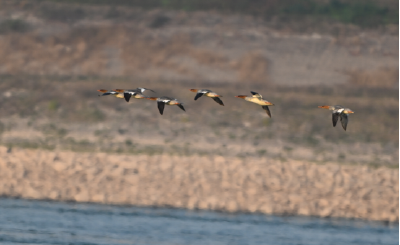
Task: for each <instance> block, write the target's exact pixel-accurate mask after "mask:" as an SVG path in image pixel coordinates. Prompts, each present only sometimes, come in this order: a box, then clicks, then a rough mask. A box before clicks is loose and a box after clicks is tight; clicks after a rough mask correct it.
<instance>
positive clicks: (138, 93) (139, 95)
mask: <svg viewBox="0 0 400 245" xmlns="http://www.w3.org/2000/svg"><path fill="white" fill-rule="evenodd" d="M146 90H149V91H152V92H154V91H153V90H151V89H148V88H136V89H115V90H114V91H115V92H118V93H122V94H123V98H125V100H126V102H129V100H130V99H131V97H133V98H135V99H144V98H147V96H145V95H144V94H143V92H144V91H146Z"/></svg>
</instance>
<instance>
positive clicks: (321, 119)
mask: <svg viewBox="0 0 400 245" xmlns="http://www.w3.org/2000/svg"><path fill="white" fill-rule="evenodd" d="M2 81H3V82H2V83H1V85H0V89H1V90H2V91H5V92H3V94H2V95H1V97H0V103H1V104H2V105H3V106H2V107H1V109H0V113H1V114H2V115H8V116H7V117H3V118H1V122H2V123H1V126H2V127H1V128H2V137H1V143H2V144H5V145H9V146H13V145H15V146H22V147H31V148H46V149H65V150H74V151H105V152H124V153H132V154H139V153H145V154H151V155H152V154H158V153H166V154H172V155H174V154H178V155H193V154H198V155H206V154H207V155H208V154H213V155H222V156H238V157H248V156H268V157H271V158H277V159H281V160H283V161H285V160H286V159H292V158H294V159H304V160H310V161H315V162H321V163H322V162H325V161H338V162H342V163H344V164H369V165H373V166H381V165H386V166H393V167H397V166H398V161H397V158H398V149H397V148H398V91H397V90H395V91H394V90H393V89H386V88H379V89H377V88H374V89H369V88H359V87H352V86H350V85H349V86H345V87H340V88H336V89H335V88H330V87H307V88H306V87H301V88H300V87H299V88H287V87H278V86H274V85H269V86H268V89H265V87H266V86H263V85H260V84H235V85H231V84H224V83H219V84H206V83H200V82H184V83H183V82H181V83H179V82H171V81H150V80H149V81H144V80H143V81H135V82H132V81H131V80H130V79H123V78H110V79H105V78H102V79H101V78H79V77H74V78H64V79H60V78H48V77H32V76H26V77H23V76H22V77H15V76H10V77H4V76H3V77H2ZM137 86H146V87H148V88H151V89H154V90H155V91H156V92H157V95H169V96H173V97H176V98H179V99H180V100H182V101H183V102H184V105H185V108H186V110H187V112H186V113H185V112H183V111H181V110H179V108H177V107H173V106H171V107H167V108H166V110H165V114H164V115H163V116H161V115H159V113H158V110H157V107H156V103H155V102H154V101H149V100H135V99H133V100H132V101H131V102H129V103H126V102H125V101H124V100H123V99H118V98H115V97H111V96H107V97H98V96H97V94H98V93H97V92H96V91H95V90H96V89H99V88H106V89H113V88H133V87H137ZM195 87H207V88H211V89H213V90H215V91H217V92H219V93H221V94H222V95H223V96H224V97H223V98H222V99H223V101H224V103H225V106H224V107H222V106H219V105H218V104H216V103H215V102H214V101H212V100H211V99H208V98H200V99H199V100H198V101H194V100H193V98H194V95H195V94H194V93H191V92H190V91H189V89H190V88H195ZM250 90H255V91H258V92H260V93H262V94H263V95H264V96H265V97H266V98H267V99H268V100H269V101H272V102H273V103H275V106H273V107H271V112H272V118H271V119H270V118H268V117H267V115H266V114H265V113H264V112H263V110H262V109H261V108H260V107H259V106H257V105H253V104H250V103H246V102H244V101H242V100H240V99H237V98H235V97H234V95H237V94H249V91H250ZM146 93H147V92H146ZM150 93H151V92H148V94H150ZM337 101H340V102H341V103H343V104H345V105H351V109H353V110H354V111H355V112H356V113H355V114H354V115H351V117H350V122H349V126H348V131H347V132H345V131H343V130H342V128H340V126H339V127H336V128H333V127H332V125H331V115H330V112H329V111H326V110H322V109H318V108H317V106H318V105H322V104H334V103H336V102H337Z"/></svg>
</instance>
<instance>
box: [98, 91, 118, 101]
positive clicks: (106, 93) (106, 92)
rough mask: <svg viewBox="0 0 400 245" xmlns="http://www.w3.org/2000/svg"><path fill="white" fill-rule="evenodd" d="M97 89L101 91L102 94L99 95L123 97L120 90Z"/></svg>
mask: <svg viewBox="0 0 400 245" xmlns="http://www.w3.org/2000/svg"><path fill="white" fill-rule="evenodd" d="M97 91H99V92H102V94H99V96H106V95H114V96H115V97H117V98H121V99H122V98H124V94H123V93H121V92H116V91H110V90H106V89H98V90H97Z"/></svg>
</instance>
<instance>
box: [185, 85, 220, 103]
mask: <svg viewBox="0 0 400 245" xmlns="http://www.w3.org/2000/svg"><path fill="white" fill-rule="evenodd" d="M190 91H192V92H195V93H197V94H196V96H195V97H194V100H197V99H198V98H200V97H201V96H203V95H204V96H207V97H210V98H211V99H213V100H214V101H215V102H217V103H218V104H220V105H224V103H223V102H222V100H221V99H220V98H219V97H222V96H221V95H218V94H216V93H214V92H213V91H211V90H209V89H190Z"/></svg>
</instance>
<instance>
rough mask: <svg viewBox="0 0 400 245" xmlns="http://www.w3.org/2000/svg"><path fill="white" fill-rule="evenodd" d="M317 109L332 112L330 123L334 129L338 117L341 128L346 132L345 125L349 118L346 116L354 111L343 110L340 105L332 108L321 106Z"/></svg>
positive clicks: (330, 106)
mask: <svg viewBox="0 0 400 245" xmlns="http://www.w3.org/2000/svg"><path fill="white" fill-rule="evenodd" d="M318 107H319V108H323V109H328V110H331V111H332V123H333V126H334V127H335V126H336V123H337V121H338V119H339V117H340V122H341V124H342V127H343V129H344V130H345V131H346V129H347V123H348V122H349V118H348V116H347V114H351V113H354V111H352V110H351V109H349V108H345V107H344V106H341V105H333V106H332V105H322V106H318Z"/></svg>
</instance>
